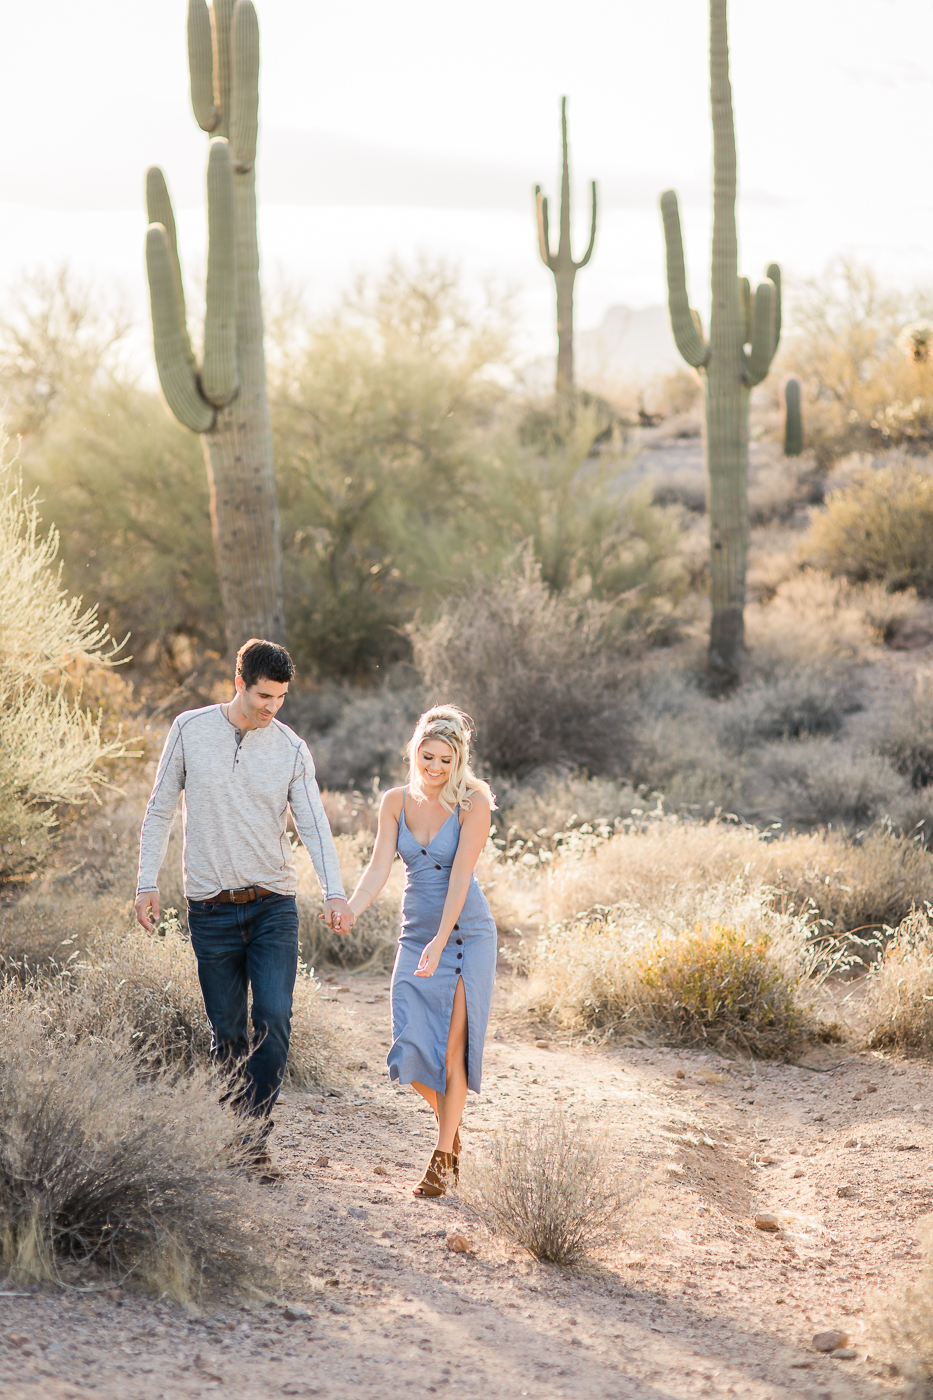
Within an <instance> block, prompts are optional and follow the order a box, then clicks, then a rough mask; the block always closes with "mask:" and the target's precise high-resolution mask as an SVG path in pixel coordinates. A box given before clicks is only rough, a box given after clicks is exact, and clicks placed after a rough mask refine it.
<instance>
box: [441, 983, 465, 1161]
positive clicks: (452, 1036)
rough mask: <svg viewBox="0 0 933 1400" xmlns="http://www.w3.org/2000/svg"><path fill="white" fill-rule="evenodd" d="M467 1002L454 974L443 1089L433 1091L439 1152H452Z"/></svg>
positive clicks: (461, 1098)
mask: <svg viewBox="0 0 933 1400" xmlns="http://www.w3.org/2000/svg"><path fill="white" fill-rule="evenodd" d="M466 1054H467V1004H466V992H465V991H464V989H463V979H462V978H460V977H458V978H457V990H456V992H455V993H454V1009H453V1011H452V1012H451V1016H450V1030H449V1031H448V1033H447V1056H446V1059H445V1067H446V1070H447V1092H446V1093H444V1094H437V1095H436V1096H435V1097H436V1099H437V1107H436V1109H435V1112H436V1113H437V1146H438V1149H439V1150H440V1151H441V1152H452V1151H453V1146H454V1134H455V1133H456V1131H457V1129H458V1128H459V1127H460V1120H461V1118H462V1117H463V1109H464V1105H465V1104H466V1096H467V1066H466Z"/></svg>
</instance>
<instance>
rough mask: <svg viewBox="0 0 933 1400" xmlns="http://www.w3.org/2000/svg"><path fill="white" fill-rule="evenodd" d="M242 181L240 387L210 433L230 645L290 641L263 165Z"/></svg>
mask: <svg viewBox="0 0 933 1400" xmlns="http://www.w3.org/2000/svg"><path fill="white" fill-rule="evenodd" d="M234 179H235V184H236V280H237V312H236V324H237V345H238V349H239V371H240V390H239V393H238V394H237V396H236V398H235V399H234V400H233V402H232V403H230V404H228V405H227V407H226V408H223V409H221V410H220V411H219V412H218V414H217V422H216V424H215V426H214V428H213V430H212V431H211V432H209V433H205V434H203V442H204V458H205V462H206V464H207V474H208V481H209V484H210V494H211V525H212V528H213V534H214V549H215V551H216V555H217V574H218V577H219V580H220V593H221V598H222V600H223V608H224V621H225V627H226V633H227V646H228V648H229V649H230V651H232V652H233V651H236V650H237V648H238V647H240V646H241V645H242V644H243V642H244V641H245V640H246V639H247V638H248V637H265V638H267V639H268V640H269V641H277V642H284V640H285V612H284V607H283V595H282V538H281V527H280V523H279V503H278V497H277V496H276V489H275V464H274V461H273V457H272V424H271V422H270V419H269V403H268V398H267V395H266V358H265V351H264V349H263V319H262V294H261V291H260V285H259V245H258V241H257V235H256V172H255V169H250V170H248V171H246V172H244V173H243V174H238V175H236V176H235V177H234Z"/></svg>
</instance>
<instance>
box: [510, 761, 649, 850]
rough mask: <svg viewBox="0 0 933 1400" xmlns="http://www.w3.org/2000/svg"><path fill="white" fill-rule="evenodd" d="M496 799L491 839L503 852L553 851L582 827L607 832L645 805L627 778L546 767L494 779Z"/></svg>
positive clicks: (640, 813) (642, 811) (642, 808)
mask: <svg viewBox="0 0 933 1400" xmlns="http://www.w3.org/2000/svg"><path fill="white" fill-rule="evenodd" d="M496 800H497V802H498V810H497V811H496V812H495V813H494V815H493V824H494V827H495V831H494V833H493V840H494V842H495V844H496V845H498V846H499V847H500V849H502V850H503V851H505V852H506V853H507V854H508V855H509V856H515V855H519V854H521V855H522V856H527V855H530V854H531V853H533V852H536V851H540V850H555V849H556V848H557V847H558V846H560V845H561V844H562V843H563V842H564V841H566V840H567V839H568V837H569V835H570V833H571V832H573V831H576V830H577V829H579V828H582V827H585V828H593V829H596V830H599V831H605V832H606V834H608V833H609V832H610V831H613V830H615V829H616V827H617V826H618V825H619V824H621V823H622V822H624V821H625V820H626V819H629V818H631V817H632V816H633V814H634V815H636V816H641V815H642V814H643V813H644V811H645V809H646V801H645V797H644V796H642V795H639V793H637V792H636V791H635V790H634V788H632V787H630V786H629V785H628V784H627V783H619V782H614V781H613V780H612V779H611V778H589V777H587V776H586V775H585V774H583V773H566V772H565V773H557V772H554V771H553V770H551V769H542V770H540V771H539V772H537V773H533V774H531V775H530V776H529V777H528V779H526V781H524V782H521V783H508V782H501V783H499V784H498V788H497V792H496Z"/></svg>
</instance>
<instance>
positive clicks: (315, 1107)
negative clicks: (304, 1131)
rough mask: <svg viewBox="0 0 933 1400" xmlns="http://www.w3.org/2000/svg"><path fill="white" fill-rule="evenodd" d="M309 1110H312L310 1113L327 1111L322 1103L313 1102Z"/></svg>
mask: <svg viewBox="0 0 933 1400" xmlns="http://www.w3.org/2000/svg"><path fill="white" fill-rule="evenodd" d="M311 1112H312V1113H326V1112H327V1109H326V1108H325V1107H324V1105H323V1104H322V1103H313V1104H312V1105H311Z"/></svg>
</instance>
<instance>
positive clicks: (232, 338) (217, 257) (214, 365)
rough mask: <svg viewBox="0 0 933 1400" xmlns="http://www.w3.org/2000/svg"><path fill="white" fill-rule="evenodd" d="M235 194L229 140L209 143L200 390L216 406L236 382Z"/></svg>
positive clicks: (228, 396)
mask: <svg viewBox="0 0 933 1400" xmlns="http://www.w3.org/2000/svg"><path fill="white" fill-rule="evenodd" d="M235 204H236V193H235V190H234V184H233V162H232V160H231V158H230V144H229V142H227V141H225V140H224V139H223V137H222V136H215V138H214V140H213V141H212V142H211V147H210V153H209V155H208V159H207V296H206V300H205V312H204V366H203V368H202V370H201V392H202V393H203V395H204V397H205V398H206V399H207V401H208V403H211V404H213V405H214V406H215V408H222V407H223V406H224V404H227V403H229V402H230V400H231V399H232V398H233V396H234V395H235V393H236V391H237V388H238V387H239V371H238V365H237V328H236V209H235Z"/></svg>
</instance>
